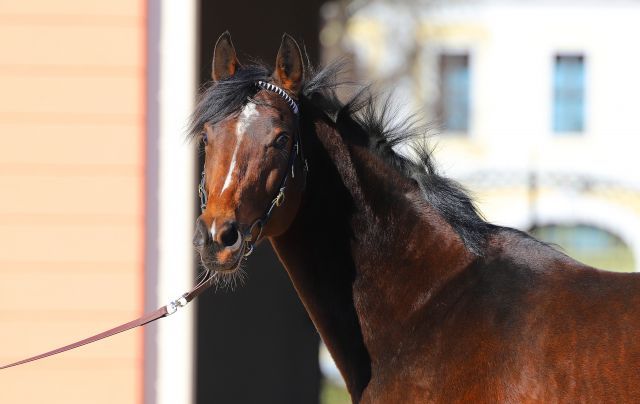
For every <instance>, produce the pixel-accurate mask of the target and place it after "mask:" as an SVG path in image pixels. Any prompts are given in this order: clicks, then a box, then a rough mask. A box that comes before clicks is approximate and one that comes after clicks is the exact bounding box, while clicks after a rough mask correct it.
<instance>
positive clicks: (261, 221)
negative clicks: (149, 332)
mask: <svg viewBox="0 0 640 404" xmlns="http://www.w3.org/2000/svg"><path fill="white" fill-rule="evenodd" d="M256 86H257V87H259V88H262V89H265V90H268V91H271V92H274V93H276V94H278V95H279V96H280V97H282V98H283V99H284V101H285V102H286V103H287V105H289V108H291V111H293V114H294V115H295V116H296V120H297V123H298V125H297V126H298V128H297V130H296V133H295V135H294V139H293V146H292V147H291V151H290V153H289V161H288V162H287V170H286V171H285V174H284V176H283V177H282V179H281V180H280V185H279V186H278V193H277V194H276V196H275V198H273V200H272V201H271V204H270V205H269V206H268V207H267V209H266V210H265V212H264V214H263V215H262V216H261V217H259V218H257V219H256V220H254V221H253V223H251V225H250V226H249V227H248V228H247V230H246V231H245V232H244V234H243V235H242V236H243V239H244V243H245V247H246V252H245V253H244V256H245V257H248V256H249V255H251V253H252V252H253V247H254V245H255V243H257V242H258V241H259V240H260V237H261V236H262V230H263V229H264V226H265V225H266V224H267V222H268V221H269V219H270V218H271V215H272V213H273V209H274V208H276V207H278V206H280V205H282V203H284V199H285V196H284V194H285V191H286V189H287V180H288V179H289V174H291V178H294V177H295V175H296V174H295V164H296V160H297V158H298V156H300V158H301V159H302V161H303V163H304V173H305V175H306V173H307V171H308V170H309V166H308V164H307V160H306V159H305V158H304V155H303V153H302V147H301V142H300V125H299V121H300V115H299V112H300V109H299V108H298V104H297V103H296V102H295V101H294V100H293V98H291V97H290V96H289V94H287V93H286V91H284V90H283V89H282V88H280V87H278V86H276V85H275V84H271V83H267V82H265V81H258V82H257V83H256ZM198 195H199V196H200V210H201V211H203V212H204V210H205V209H206V208H207V201H208V197H207V192H206V190H205V172H204V170H203V171H202V175H201V177H200V185H198ZM256 229H257V230H258V234H257V235H256V236H255V237H254V235H253V234H254V232H255V230H256Z"/></svg>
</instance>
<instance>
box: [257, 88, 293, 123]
mask: <svg viewBox="0 0 640 404" xmlns="http://www.w3.org/2000/svg"><path fill="white" fill-rule="evenodd" d="M256 85H257V86H258V87H262V88H264V89H265V90H269V91H273V92H274V93H276V94H278V95H279V96H280V97H282V98H284V100H285V101H286V102H287V104H289V107H291V110H292V111H293V113H294V114H296V115H298V104H296V102H295V101H294V100H293V98H291V97H290V96H289V94H287V92H286V91H284V90H283V89H281V88H280V87H278V86H276V85H275V84H271V83H267V82H265V81H262V80H258V82H257V83H256Z"/></svg>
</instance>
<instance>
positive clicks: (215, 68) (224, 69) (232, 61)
mask: <svg viewBox="0 0 640 404" xmlns="http://www.w3.org/2000/svg"><path fill="white" fill-rule="evenodd" d="M239 66H240V62H238V58H237V57H236V49H235V48H234V47H233V42H231V34H230V33H229V31H225V32H224V33H223V34H222V35H220V38H218V40H217V41H216V46H215V48H214V50H213V61H212V62H211V78H212V79H213V81H218V80H222V79H226V78H229V77H231V76H233V75H234V74H235V73H236V69H237V68H238V67H239Z"/></svg>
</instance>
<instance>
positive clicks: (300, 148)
mask: <svg viewBox="0 0 640 404" xmlns="http://www.w3.org/2000/svg"><path fill="white" fill-rule="evenodd" d="M338 70H339V67H336V66H335V65H333V66H330V67H327V68H325V69H323V70H319V71H314V70H313V69H312V68H311V67H310V66H309V63H307V62H306V60H305V59H304V58H303V56H302V53H301V51H300V48H299V46H298V44H297V43H296V41H295V40H294V39H293V38H291V37H290V36H288V35H286V34H285V35H284V36H283V39H282V43H281V45H280V48H279V50H278V53H277V56H276V62H275V68H274V69H273V70H271V69H269V68H268V67H266V66H263V65H260V64H253V65H242V64H240V62H239V61H238V59H237V57H236V52H235V49H234V47H233V44H232V41H231V37H230V35H229V33H228V32H225V33H224V34H223V35H222V36H221V37H220V38H219V39H218V41H217V43H216V45H215V50H214V57H213V61H212V79H213V80H212V82H211V84H210V85H209V86H208V87H207V88H206V89H205V90H204V91H203V93H202V95H201V98H200V100H199V102H198V104H197V106H196V108H195V111H194V114H193V116H192V121H191V126H190V129H191V130H190V132H191V136H193V137H195V138H198V139H199V140H200V141H202V142H203V143H204V150H205V167H204V171H203V178H202V184H201V190H202V199H203V201H202V202H203V206H202V207H203V212H202V215H201V216H200V217H199V218H198V219H197V222H196V231H195V236H194V245H195V247H196V249H197V251H198V252H199V254H200V257H201V260H202V263H203V265H204V267H205V268H206V270H207V271H210V273H215V274H216V276H219V277H220V278H221V279H230V278H233V277H234V276H237V274H238V273H239V271H240V266H241V264H242V261H243V260H244V259H245V258H246V256H247V255H248V254H250V252H251V251H252V248H253V245H254V244H255V243H256V242H258V241H260V240H262V239H268V240H269V241H270V242H271V244H272V245H273V247H274V249H275V251H276V252H277V254H278V257H279V259H280V260H281V262H282V264H283V265H284V267H285V268H286V271H287V272H288V274H289V277H290V278H291V281H292V282H293V285H294V286H295V289H296V291H297V293H298V295H299V297H300V299H301V300H302V302H303V304H304V306H305V308H306V310H307V312H308V313H309V316H310V317H311V319H312V321H313V323H314V325H315V326H316V328H317V330H318V331H319V333H320V335H321V337H322V339H323V340H324V342H325V343H326V345H327V347H328V349H329V351H330V352H331V355H332V356H333V358H334V360H335V362H336V364H337V366H338V368H339V370H340V372H341V373H342V376H343V377H344V380H345V382H346V385H347V389H348V391H349V393H350V395H351V399H352V401H353V402H355V403H424V402H476V403H495V402H512V403H513V402H518V403H519V402H617V403H619V402H640V313H639V311H638V308H640V278H639V277H638V276H637V275H636V274H620V273H610V272H604V271H601V270H598V269H594V268H591V267H589V266H586V265H584V264H581V263H579V262H577V261H575V260H573V259H572V258H570V257H568V256H567V255H565V254H563V253H562V252H559V251H557V250H556V249H555V248H554V247H553V246H550V245H547V244H545V243H543V242H541V241H538V240H536V239H534V238H533V237H531V236H529V235H527V234H526V233H523V232H520V231H518V230H514V229H510V228H505V227H500V226H496V225H493V224H490V223H488V222H487V221H485V220H484V219H483V218H482V217H481V216H480V215H479V213H478V212H477V210H476V209H475V208H474V204H473V203H472V201H471V199H470V198H469V197H468V195H467V194H466V193H465V191H463V189H462V188H461V187H460V186H459V185H457V184H456V183H455V182H454V181H452V180H450V179H447V178H445V177H443V176H441V175H439V174H438V173H437V171H436V168H435V166H434V163H433V159H432V157H431V155H430V152H429V149H428V148H425V147H421V146H419V144H420V143H416V142H413V144H414V145H416V150H415V155H416V156H417V157H415V158H413V157H408V156H407V155H403V154H399V153H397V152H396V149H395V147H396V146H397V145H399V144H408V143H412V140H416V139H418V138H420V136H422V131H420V130H419V128H417V127H416V126H414V125H411V124H403V123H401V124H392V123H390V122H393V119H390V118H393V117H392V116H390V115H391V113H390V111H391V109H390V108H388V106H389V105H388V104H387V108H385V107H384V106H383V107H375V106H374V99H373V98H372V96H371V95H369V94H370V92H368V91H360V92H358V93H357V95H356V96H355V97H354V98H353V99H352V100H351V101H349V102H345V103H343V102H341V101H339V99H338V97H337V96H336V86H337V85H338V80H337V79H336V76H337V74H338ZM383 105H384V104H383Z"/></svg>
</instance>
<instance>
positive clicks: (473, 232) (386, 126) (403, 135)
mask: <svg viewBox="0 0 640 404" xmlns="http://www.w3.org/2000/svg"><path fill="white" fill-rule="evenodd" d="M343 67H344V63H343V62H336V63H333V64H331V65H329V66H327V67H325V68H323V69H321V70H317V71H316V70H315V69H314V68H313V66H311V64H310V63H307V67H306V71H305V75H306V78H305V81H304V83H303V86H302V91H301V95H300V99H298V100H297V101H298V103H299V104H300V110H301V114H302V119H303V120H304V116H305V115H306V114H305V112H306V113H309V111H311V110H315V111H320V112H321V113H322V114H323V115H324V116H326V117H327V119H330V120H331V121H332V123H333V124H334V125H335V126H336V127H337V128H349V129H350V130H339V132H340V134H341V136H343V137H345V138H349V137H351V139H352V140H356V141H358V142H361V143H364V144H366V145H368V147H369V148H370V150H371V151H372V152H373V153H376V154H377V155H379V156H380V157H381V158H382V159H383V160H384V161H385V162H387V164H389V165H390V166H391V167H393V168H395V169H396V170H398V171H399V172H400V173H402V174H403V175H404V176H406V177H407V178H409V179H412V180H414V181H415V182H416V183H417V185H418V186H419V187H420V189H421V191H422V195H423V197H424V199H425V201H426V202H427V203H428V204H430V205H431V206H433V207H434V208H435V209H436V211H438V213H440V214H441V215H442V216H443V218H444V219H445V220H446V221H447V222H448V223H449V224H450V225H451V226H452V228H453V229H454V230H455V231H456V232H457V233H458V235H459V236H460V238H461V239H462V241H463V242H464V244H465V246H466V247H467V248H468V249H469V250H470V251H471V252H473V253H474V254H476V255H482V252H483V250H484V248H483V247H484V245H485V241H486V239H487V235H488V234H489V233H490V232H491V231H492V230H494V229H495V228H496V226H494V225H492V224H490V223H488V222H486V221H485V220H484V219H483V218H482V216H481V215H480V213H479V212H478V210H477V208H476V206H475V205H474V203H473V201H472V200H471V198H470V197H469V195H468V193H467V191H466V190H465V189H464V188H463V187H462V186H461V185H460V184H458V183H457V182H455V181H453V180H451V179H449V178H446V177H443V176H441V175H439V174H438V172H437V169H436V165H435V163H434V159H433V157H432V151H433V149H432V148H431V147H429V145H428V142H427V140H426V139H427V131H426V126H425V125H421V124H420V121H419V120H418V119H416V118H415V115H414V116H412V117H409V118H408V119H407V120H405V121H402V122H398V121H397V120H395V121H394V120H392V119H391V117H392V116H393V115H394V113H395V112H396V111H395V110H393V109H392V105H391V102H390V98H389V97H387V98H386V99H385V100H383V101H382V102H377V101H378V100H377V97H376V95H375V94H374V93H373V92H372V91H370V88H369V87H364V88H361V89H360V90H359V91H357V92H356V94H355V95H354V96H353V97H352V98H351V99H350V100H349V101H347V102H342V101H341V100H340V99H339V98H338V96H337V94H336V91H337V89H338V88H339V87H340V86H341V85H343V84H346V83H344V82H341V81H340V80H339V76H340V72H341V71H342V70H343ZM271 74H272V71H271V70H270V69H269V68H267V67H266V66H265V65H262V64H251V65H247V66H243V67H241V68H240V69H238V70H237V71H236V74H235V75H233V76H232V77H230V78H227V79H224V80H220V81H218V82H210V83H209V84H208V85H207V86H206V87H205V88H204V90H203V91H202V92H201V95H200V97H199V100H198V102H197V104H196V107H195V111H194V113H193V114H192V116H191V119H190V122H189V126H188V136H189V138H191V139H193V138H197V137H198V136H199V134H200V133H201V131H202V128H203V127H204V125H205V124H206V123H210V124H215V123H217V122H220V121H221V120H223V119H225V118H226V117H228V116H230V115H232V114H236V113H238V112H239V111H240V110H241V109H242V107H243V106H244V105H245V104H246V103H247V102H248V101H249V100H251V99H252V98H253V96H254V95H255V93H256V92H257V91H258V88H257V86H256V85H255V83H256V82H257V81H258V80H262V81H268V80H270V78H271ZM400 145H401V146H403V147H407V148H409V149H410V150H411V151H412V152H413V153H411V154H413V156H412V157H408V156H407V155H405V154H400V153H398V152H397V151H396V150H395V148H396V147H397V146H400ZM407 154H409V153H407Z"/></svg>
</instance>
